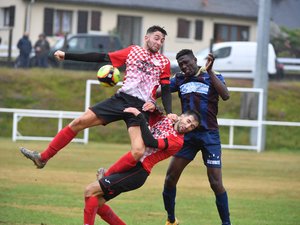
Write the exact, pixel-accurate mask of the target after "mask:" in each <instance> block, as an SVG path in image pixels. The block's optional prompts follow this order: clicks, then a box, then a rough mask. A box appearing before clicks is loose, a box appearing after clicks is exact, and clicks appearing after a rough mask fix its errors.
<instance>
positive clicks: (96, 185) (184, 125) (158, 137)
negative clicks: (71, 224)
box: [84, 107, 200, 225]
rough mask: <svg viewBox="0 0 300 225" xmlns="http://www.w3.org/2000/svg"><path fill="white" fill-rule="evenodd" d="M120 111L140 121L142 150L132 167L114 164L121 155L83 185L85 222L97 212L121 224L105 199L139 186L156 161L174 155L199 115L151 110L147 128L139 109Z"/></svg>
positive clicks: (91, 221)
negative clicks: (169, 114)
mask: <svg viewBox="0 0 300 225" xmlns="http://www.w3.org/2000/svg"><path fill="white" fill-rule="evenodd" d="M124 112H126V113H131V114H133V115H134V116H135V117H136V118H137V119H138V120H139V121H140V129H141V135H142V139H143V141H144V143H145V145H146V146H147V147H146V151H145V152H144V155H143V156H142V157H141V158H140V160H139V162H138V163H137V164H136V165H135V166H132V167H128V168H127V170H125V169H124V168H122V169H120V168H119V167H118V163H119V162H120V161H123V160H126V155H127V154H128V153H127V154H125V155H124V156H123V157H121V158H120V159H119V160H118V161H117V162H116V163H115V164H113V165H112V166H111V167H110V168H109V169H108V171H107V172H106V173H105V176H104V177H102V178H100V179H99V180H97V181H95V182H93V183H91V184H89V185H88V186H87V187H86V190H85V209H84V224H85V225H87V224H88V225H92V224H94V220H95V215H96V214H97V213H98V214H99V215H100V216H101V218H102V219H104V220H105V221H106V222H108V223H109V224H111V225H114V224H115V225H117V224H118V225H122V224H125V223H124V222H123V221H122V220H121V219H120V218H119V217H118V216H117V215H116V214H115V213H114V212H113V211H112V210H111V208H110V207H109V206H108V205H106V204H105V202H107V201H109V200H110V199H112V198H115V197H116V196H118V195H119V194H121V193H122V192H127V191H132V190H135V189H137V188H140V187H141V186H142V185H143V184H144V183H145V181H146V179H147V177H148V176H149V174H150V172H151V169H152V168H153V166H154V165H155V164H156V163H158V162H160V161H162V160H164V159H166V158H168V157H170V156H172V155H174V154H175V153H176V152H177V151H179V150H180V149H181V148H182V146H183V140H184V134H185V133H188V132H190V131H192V130H194V129H195V128H196V127H197V126H198V125H199V120H200V119H199V115H198V114H197V113H196V112H194V111H187V112H185V113H184V114H182V115H180V116H178V117H177V119H175V120H172V119H169V118H168V117H166V116H163V115H162V114H155V113H152V114H151V117H150V120H149V125H150V130H149V128H148V125H147V123H146V119H145V117H144V116H143V114H142V113H141V112H140V111H139V110H137V109H136V108H133V107H130V108H126V109H125V110H124ZM129 153H130V152H129ZM124 157H125V158H124ZM108 212H109V215H110V217H108V216H106V217H104V216H103V215H108Z"/></svg>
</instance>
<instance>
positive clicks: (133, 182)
mask: <svg viewBox="0 0 300 225" xmlns="http://www.w3.org/2000/svg"><path fill="white" fill-rule="evenodd" d="M148 176H149V173H148V172H147V171H146V170H145V169H144V168H143V166H142V164H141V163H140V162H138V163H137V164H136V166H135V167H133V168H132V169H130V170H128V171H127V172H124V173H115V174H112V175H110V176H107V177H103V178H101V179H100V180H99V184H100V186H101V189H102V191H103V193H104V195H103V198H104V199H105V200H106V201H108V200H110V199H112V198H114V197H116V196H118V195H119V194H121V193H122V192H127V191H132V190H135V189H138V188H140V187H141V186H143V184H144V183H145V181H146V180H147V178H148Z"/></svg>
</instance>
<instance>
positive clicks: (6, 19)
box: [0, 7, 11, 27]
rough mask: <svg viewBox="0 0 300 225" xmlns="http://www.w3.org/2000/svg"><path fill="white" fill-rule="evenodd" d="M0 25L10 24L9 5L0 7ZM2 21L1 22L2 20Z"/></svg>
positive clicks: (6, 25)
mask: <svg viewBox="0 0 300 225" xmlns="http://www.w3.org/2000/svg"><path fill="white" fill-rule="evenodd" d="M0 16H1V17H2V18H1V19H0V21H1V22H0V26H4V27H8V26H9V25H10V17H11V16H10V7H5V8H0ZM2 21H3V22H2Z"/></svg>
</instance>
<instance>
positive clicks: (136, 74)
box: [108, 45, 171, 102]
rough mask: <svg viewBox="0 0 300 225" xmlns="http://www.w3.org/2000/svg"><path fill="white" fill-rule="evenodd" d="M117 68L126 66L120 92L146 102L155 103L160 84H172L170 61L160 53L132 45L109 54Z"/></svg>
mask: <svg viewBox="0 0 300 225" xmlns="http://www.w3.org/2000/svg"><path fill="white" fill-rule="evenodd" d="M108 54H109V57H110V60H111V62H112V64H113V66H115V67H120V66H122V65H124V64H126V73H125V77H124V83H123V86H122V87H121V88H120V89H119V90H118V91H119V92H124V93H126V94H128V95H131V96H135V97H137V98H139V99H141V100H143V101H145V102H147V101H154V100H155V99H156V97H155V94H156V90H157V88H158V86H159V84H169V83H170V80H169V79H170V75H171V70H170V61H169V59H168V58H167V57H165V56H163V55H162V54H160V53H159V52H157V53H152V52H150V51H147V50H146V49H144V48H142V47H140V46H137V45H132V46H129V47H127V48H125V49H122V50H119V51H115V52H110V53H108Z"/></svg>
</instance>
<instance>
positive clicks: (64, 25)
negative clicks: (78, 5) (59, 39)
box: [53, 10, 72, 35]
mask: <svg viewBox="0 0 300 225" xmlns="http://www.w3.org/2000/svg"><path fill="white" fill-rule="evenodd" d="M53 25H54V27H53V32H54V34H55V35H63V34H67V33H71V32H72V11H68V10H55V11H54V24H53Z"/></svg>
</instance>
